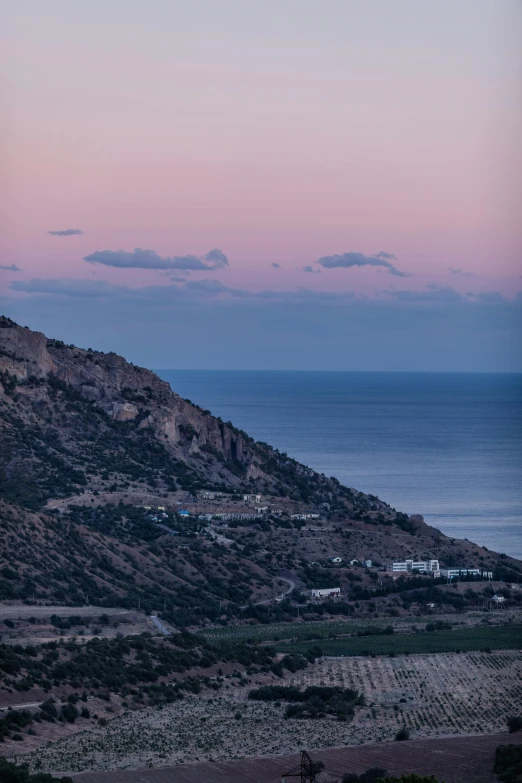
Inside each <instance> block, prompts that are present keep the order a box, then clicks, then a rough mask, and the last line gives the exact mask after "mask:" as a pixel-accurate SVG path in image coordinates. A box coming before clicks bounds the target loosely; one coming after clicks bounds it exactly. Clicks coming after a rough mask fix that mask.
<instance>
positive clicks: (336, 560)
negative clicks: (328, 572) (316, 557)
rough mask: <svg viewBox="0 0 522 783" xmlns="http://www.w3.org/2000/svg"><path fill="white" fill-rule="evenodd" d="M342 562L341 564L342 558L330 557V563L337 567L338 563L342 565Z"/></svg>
mask: <svg viewBox="0 0 522 783" xmlns="http://www.w3.org/2000/svg"><path fill="white" fill-rule="evenodd" d="M342 562H343V559H342V557H331V558H330V563H336V564H337V565H339V563H342Z"/></svg>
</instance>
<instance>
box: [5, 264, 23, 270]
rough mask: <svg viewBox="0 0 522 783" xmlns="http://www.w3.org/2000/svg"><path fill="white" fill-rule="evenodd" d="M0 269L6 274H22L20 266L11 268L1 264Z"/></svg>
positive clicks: (14, 265) (11, 266)
mask: <svg viewBox="0 0 522 783" xmlns="http://www.w3.org/2000/svg"><path fill="white" fill-rule="evenodd" d="M0 269H2V270H3V271H4V272H21V271H22V270H21V269H20V267H19V266H16V264H11V265H10V266H6V265H5V264H0Z"/></svg>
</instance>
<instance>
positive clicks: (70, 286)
mask: <svg viewBox="0 0 522 783" xmlns="http://www.w3.org/2000/svg"><path fill="white" fill-rule="evenodd" d="M10 287H11V289H12V290H13V291H23V292H24V293H27V294H61V295H63V296H73V297H77V296H79V297H89V298H93V297H94V298H96V297H100V296H111V295H112V296H114V295H116V294H118V293H120V292H121V291H123V290H125V291H130V290H131V289H130V288H124V287H123V286H117V285H113V284H112V283H108V282H107V281H106V280H84V279H80V280H76V279H73V278H66V277H57V278H48V279H43V278H39V277H36V278H33V279H32V280H14V281H13V282H12V283H11V286H10Z"/></svg>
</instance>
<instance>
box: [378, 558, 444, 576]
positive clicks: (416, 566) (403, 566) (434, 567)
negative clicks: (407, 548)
mask: <svg viewBox="0 0 522 783" xmlns="http://www.w3.org/2000/svg"><path fill="white" fill-rule="evenodd" d="M386 570H387V571H392V573H394V574H407V573H409V572H411V571H419V572H420V573H427V574H435V573H438V572H439V571H440V568H439V561H438V560H404V561H403V562H398V563H388V565H387V566H386Z"/></svg>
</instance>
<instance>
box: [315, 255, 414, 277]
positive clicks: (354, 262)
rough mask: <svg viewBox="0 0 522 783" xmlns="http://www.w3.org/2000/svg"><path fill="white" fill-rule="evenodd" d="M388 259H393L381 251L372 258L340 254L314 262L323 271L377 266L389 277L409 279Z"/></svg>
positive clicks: (323, 257) (407, 275) (405, 273)
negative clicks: (387, 273)
mask: <svg viewBox="0 0 522 783" xmlns="http://www.w3.org/2000/svg"><path fill="white" fill-rule="evenodd" d="M388 258H395V256H394V255H392V254H391V253H385V252H384V251H383V250H381V252H380V253H377V255H374V256H366V255H364V253H354V252H350V253H341V254H340V255H334V256H322V257H321V258H318V259H317V261H316V262H315V263H316V264H319V266H322V267H323V268H324V269H336V268H343V269H349V268H351V267H354V266H377V267H384V268H385V269H386V270H387V271H388V272H389V273H390V275H396V276H397V277H410V275H409V274H408V273H407V272H401V271H400V269H397V267H395V266H394V265H393V264H392V263H390V261H388V260H387V259H388Z"/></svg>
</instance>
